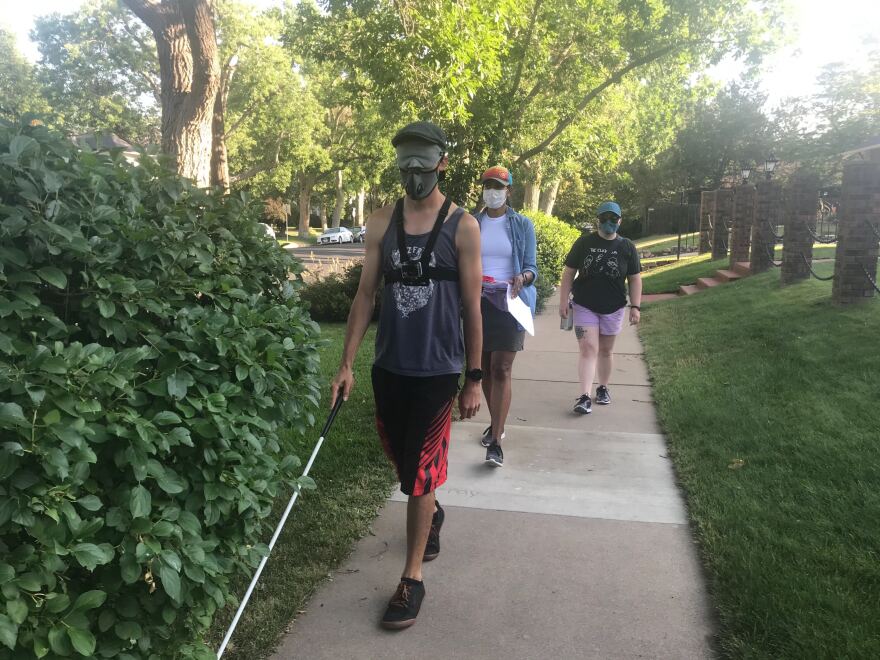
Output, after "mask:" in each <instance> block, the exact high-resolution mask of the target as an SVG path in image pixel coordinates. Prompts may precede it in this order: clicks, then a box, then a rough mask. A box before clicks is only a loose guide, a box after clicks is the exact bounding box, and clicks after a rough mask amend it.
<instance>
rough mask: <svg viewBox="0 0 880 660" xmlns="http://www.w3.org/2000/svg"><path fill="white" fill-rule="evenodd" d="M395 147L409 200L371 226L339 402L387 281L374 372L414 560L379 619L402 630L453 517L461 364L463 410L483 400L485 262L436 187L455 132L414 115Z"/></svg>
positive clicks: (412, 616) (462, 217) (466, 221)
mask: <svg viewBox="0 0 880 660" xmlns="http://www.w3.org/2000/svg"><path fill="white" fill-rule="evenodd" d="M391 143H392V145H393V146H394V147H395V149H396V152H397V165H398V168H399V169H400V177H401V182H402V184H403V186H404V188H405V189H406V196H405V197H402V198H401V199H399V200H398V201H397V203H396V204H394V205H389V206H386V207H384V208H381V209H379V210H378V211H376V212H375V213H373V214H372V215H371V216H370V218H369V220H368V222H367V226H368V227H369V231H368V232H367V240H366V257H365V260H364V268H363V272H362V274H361V280H360V284H359V286H358V291H357V294H356V295H355V299H354V301H353V303H352V306H351V311H350V312H349V317H348V327H347V329H346V334H345V346H344V349H343V354H342V363H341V365H340V367H339V372H338V373H337V374H336V377H335V378H334V380H333V383H332V386H331V387H332V396H331V400H332V401H335V400H336V397H337V395H338V394H340V393H341V394H342V396H343V398H344V399H347V398H348V396H349V394H350V393H351V390H352V387H353V386H354V375H353V373H352V365H353V363H354V359H355V356H356V354H357V351H358V347H359V346H360V343H361V341H362V340H363V337H364V333H365V332H366V331H367V328H368V326H369V323H370V319H371V318H372V315H373V307H374V300H375V296H376V292H377V290H378V288H379V286H380V282H381V281H382V279H383V277H384V288H383V291H382V310H381V314H380V317H379V327H378V330H377V333H376V358H375V362H374V365H373V373H372V380H373V392H374V396H375V401H376V426H377V429H378V432H379V437H380V439H381V441H382V445H383V447H384V449H385V452H386V454H387V455H388V457H389V459H390V460H391V461H392V463H393V464H394V466H395V468H396V469H397V473H398V476H399V477H400V488H401V490H402V491H403V492H404V493H405V494H407V495H408V496H409V503H408V506H407V522H406V531H407V534H406V535H407V553H406V565H405V566H404V569H403V573H402V575H401V578H400V582H399V584H398V586H397V590H396V592H395V594H394V596H393V597H392V598H391V601H390V602H389V604H388V608H387V610H386V611H385V615H384V616H383V617H382V620H381V625H382V626H383V627H384V628H388V629H394V630H397V629H402V628H407V627H409V626H411V625H412V624H413V623H415V620H416V617H417V616H418V613H419V608H420V607H421V603H422V599H423V598H424V595H425V586H424V583H423V581H422V562H423V561H430V560H431V559H434V558H435V557H437V555H438V554H439V552H440V527H441V526H442V524H443V519H444V516H445V513H444V511H443V509H442V508H441V507H440V505H439V503H437V502H436V499H435V497H434V490H435V489H436V488H437V487H438V486H440V485H441V484H443V483H444V482H445V481H446V465H447V455H448V451H449V439H450V427H451V422H452V417H451V415H452V405H453V403H454V400H455V396H456V393H457V392H458V380H459V376H460V375H461V371H462V365H466V372H465V376H466V378H465V383H464V386H463V389H462V390H461V393H460V396H459V409H460V411H461V416H462V417H463V418H465V419H467V418H470V417H472V416H473V415H475V414H476V412H477V411H478V410H479V407H480V380H481V379H482V371H481V370H480V368H479V367H480V356H481V348H482V347H481V344H482V326H481V317H480V292H481V285H482V269H481V264H480V228H479V225H478V224H477V221H476V220H475V219H474V217H473V216H471V215H469V214H468V213H465V212H464V210H463V209H462V208H460V207H459V206H457V205H456V204H453V203H452V202H451V201H450V200H449V198H447V197H446V196H445V195H443V193H441V192H440V190H439V189H438V188H437V184H438V182H439V181H440V180H442V178H443V177H444V175H445V170H446V167H447V165H448V158H447V156H446V135H445V134H444V133H443V131H442V130H441V129H440V128H438V127H437V126H435V125H434V124H432V123H430V122H415V123H412V124H409V125H407V126H405V127H404V128H402V129H401V130H400V131H398V133H397V134H396V135H395V136H394V138H393V140H392V141H391ZM462 318H463V320H464V333H463V335H464V336H462V323H461V321H462ZM465 349H466V350H465ZM465 358H466V360H465Z"/></svg>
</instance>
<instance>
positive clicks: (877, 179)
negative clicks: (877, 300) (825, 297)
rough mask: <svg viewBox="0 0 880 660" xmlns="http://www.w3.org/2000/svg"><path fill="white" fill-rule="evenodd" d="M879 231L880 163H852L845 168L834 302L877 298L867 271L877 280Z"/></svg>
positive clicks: (849, 302)
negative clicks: (876, 232) (877, 233)
mask: <svg viewBox="0 0 880 660" xmlns="http://www.w3.org/2000/svg"><path fill="white" fill-rule="evenodd" d="M869 223H872V224H873V225H874V227H875V228H877V230H880V162H877V161H850V162H848V163H847V164H846V165H845V166H844V169H843V191H842V196H841V200H840V215H839V224H838V229H837V252H836V254H835V262H834V285H833V287H832V290H831V291H832V293H831V297H832V300H833V301H834V302H835V303H837V304H839V305H846V304H851V303H855V302H860V301H863V300H867V299H869V298H872V297H873V296H874V287H873V286H871V283H870V282H868V279H867V278H866V277H865V270H867V271H868V274H869V275H870V276H871V277H872V278H873V279H874V281H876V280H877V254H878V241H877V236H876V235H875V234H874V232H873V231H872V230H871V226H870V225H869Z"/></svg>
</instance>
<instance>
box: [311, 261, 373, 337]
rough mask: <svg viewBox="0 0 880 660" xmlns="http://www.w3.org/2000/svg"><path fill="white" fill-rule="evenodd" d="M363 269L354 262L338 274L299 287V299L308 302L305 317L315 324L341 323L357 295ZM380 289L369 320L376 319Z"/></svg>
mask: <svg viewBox="0 0 880 660" xmlns="http://www.w3.org/2000/svg"><path fill="white" fill-rule="evenodd" d="M363 269H364V263H363V262H362V261H356V262H354V263H352V264H350V265H348V266H346V268H345V270H344V271H343V272H342V273H331V274H329V275H326V276H324V277H322V278H320V279H318V280H316V281H314V282H312V283H310V284H307V285H306V286H304V287H303V289H302V291H301V292H300V296H301V297H302V299H303V301H304V302H306V303H308V309H309V314H310V315H311V317H312V318H313V319H315V320H316V321H322V322H325V323H326V322H333V323H344V322H345V321H347V320H348V311H349V309H351V303H352V301H353V300H354V294H356V293H357V290H358V283H359V282H360V280H361V271H362V270H363ZM381 300H382V290H381V288H380V290H379V292H378V293H377V294H376V309H375V312H374V313H373V320H376V319H378V318H379V306H380V302H381Z"/></svg>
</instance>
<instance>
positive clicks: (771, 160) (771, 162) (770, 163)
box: [764, 153, 779, 181]
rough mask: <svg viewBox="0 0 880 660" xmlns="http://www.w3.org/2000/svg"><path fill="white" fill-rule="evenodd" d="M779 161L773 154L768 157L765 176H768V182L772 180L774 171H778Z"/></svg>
mask: <svg viewBox="0 0 880 660" xmlns="http://www.w3.org/2000/svg"><path fill="white" fill-rule="evenodd" d="M778 162H779V161H778V160H776V156H774V155H773V154H772V153H771V154H770V155H769V156H767V160H765V161H764V174H765V175H766V176H767V180H768V181H769V180H770V177H771V176H773V170H775V169H776V163H778Z"/></svg>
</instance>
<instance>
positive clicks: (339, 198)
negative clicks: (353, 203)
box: [333, 170, 345, 227]
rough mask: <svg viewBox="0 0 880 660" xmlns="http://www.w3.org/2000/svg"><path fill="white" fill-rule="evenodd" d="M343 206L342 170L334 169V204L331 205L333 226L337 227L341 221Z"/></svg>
mask: <svg viewBox="0 0 880 660" xmlns="http://www.w3.org/2000/svg"><path fill="white" fill-rule="evenodd" d="M344 207H345V190H344V189H343V187H342V170H336V206H334V207H333V226H334V227H338V226H339V223H340V222H341V221H342V211H343V208H344Z"/></svg>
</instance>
